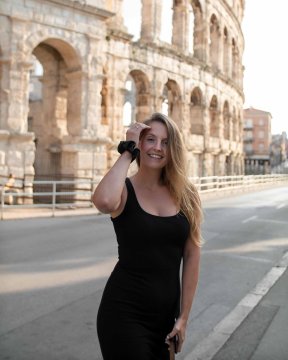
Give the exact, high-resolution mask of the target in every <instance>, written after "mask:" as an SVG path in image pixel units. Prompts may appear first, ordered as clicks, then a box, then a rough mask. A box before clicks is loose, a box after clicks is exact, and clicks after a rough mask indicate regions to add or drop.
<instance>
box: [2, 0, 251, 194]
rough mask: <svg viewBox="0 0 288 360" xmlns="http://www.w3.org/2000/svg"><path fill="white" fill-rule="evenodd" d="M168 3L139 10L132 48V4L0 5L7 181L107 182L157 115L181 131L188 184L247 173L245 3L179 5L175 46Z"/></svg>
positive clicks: (152, 0) (60, 0) (146, 0)
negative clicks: (121, 148) (131, 141)
mask: <svg viewBox="0 0 288 360" xmlns="http://www.w3.org/2000/svg"><path fill="white" fill-rule="evenodd" d="M127 1H128V0H127ZM133 1H134V0H130V2H133ZM167 2H168V3H169V1H168V0H142V1H141V2H140V1H139V6H138V8H139V12H140V15H141V16H140V19H141V21H140V24H139V26H140V31H139V33H140V36H139V38H138V39H137V40H135V39H134V38H133V34H131V33H129V31H128V29H127V26H126V25H125V21H124V15H125V14H124V11H123V0H81V1H80V0H79V1H72V0H9V1H7V0H0V22H1V28H0V66H1V67H0V82H1V98H0V176H1V178H2V179H3V178H5V177H6V178H8V177H9V175H10V176H11V175H12V176H13V177H15V178H16V179H20V180H21V181H23V183H24V187H25V189H26V191H31V189H32V186H31V184H32V182H33V180H35V179H41V178H42V179H43V178H45V179H66V178H77V179H79V178H80V179H83V178H85V179H92V180H95V181H98V180H99V179H100V178H101V177H102V175H103V174H104V173H105V172H106V171H107V169H108V168H109V167H110V166H111V164H112V163H113V162H114V160H115V159H116V157H117V156H118V154H117V152H116V147H117V145H118V142H119V140H121V139H123V137H124V134H125V131H126V129H127V126H129V125H130V124H131V123H133V122H134V121H142V120H143V119H145V118H146V117H148V116H149V115H150V114H151V113H152V112H155V111H157V112H163V113H166V114H168V115H169V116H170V117H171V118H172V119H174V121H175V122H176V123H177V124H178V125H179V127H180V128H181V131H182V134H183V138H184V141H185V143H186V146H187V151H188V159H189V171H190V175H191V176H212V175H237V174H242V173H243V150H242V125H243V115H242V110H243V102H244V94H243V66H242V54H243V50H244V38H243V34H242V30H241V22H242V19H243V13H244V0H226V1H225V0H213V1H212V0H173V1H171V6H170V9H171V12H172V16H171V24H169V25H171V29H172V31H171V41H168V42H167V41H163V40H162V39H161V31H163V27H164V28H165V26H168V25H167V21H168V20H169V19H165V18H164V20H165V21H163V16H161V13H162V11H163V7H164V5H167ZM129 16H130V17H133V13H130V14H129ZM161 20H162V21H161Z"/></svg>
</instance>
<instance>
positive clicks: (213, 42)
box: [209, 14, 219, 69]
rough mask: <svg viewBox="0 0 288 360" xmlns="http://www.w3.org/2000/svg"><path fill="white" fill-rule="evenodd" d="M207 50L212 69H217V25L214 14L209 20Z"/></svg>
mask: <svg viewBox="0 0 288 360" xmlns="http://www.w3.org/2000/svg"><path fill="white" fill-rule="evenodd" d="M209 48H210V52H209V53H210V63H211V65H212V67H213V68H214V69H218V65H219V64H218V56H219V24H218V20H217V18H216V16H215V15H214V14H213V15H212V16H211V18H210V32H209Z"/></svg>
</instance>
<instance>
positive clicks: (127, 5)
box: [122, 0, 142, 41]
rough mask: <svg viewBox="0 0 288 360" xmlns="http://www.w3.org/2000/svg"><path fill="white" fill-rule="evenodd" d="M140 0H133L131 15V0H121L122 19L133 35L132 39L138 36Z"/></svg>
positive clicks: (136, 38)
mask: <svg viewBox="0 0 288 360" xmlns="http://www.w3.org/2000/svg"><path fill="white" fill-rule="evenodd" d="M141 7H142V3H141V0H133V10H132V11H133V16H131V0H123V8H122V9H123V20H124V25H125V26H126V27H127V29H128V32H129V33H130V34H132V35H133V41H137V40H139V38H140V32H141V21H142V17H141Z"/></svg>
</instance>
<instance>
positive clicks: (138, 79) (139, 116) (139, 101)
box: [130, 70, 151, 121]
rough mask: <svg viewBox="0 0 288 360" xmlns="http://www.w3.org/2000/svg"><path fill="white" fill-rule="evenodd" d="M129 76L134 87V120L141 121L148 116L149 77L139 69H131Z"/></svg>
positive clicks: (149, 104)
mask: <svg viewBox="0 0 288 360" xmlns="http://www.w3.org/2000/svg"><path fill="white" fill-rule="evenodd" d="M130 76H131V77H132V78H133V80H134V83H135V88H136V112H135V120H136V121H143V120H145V119H146V118H147V117H148V116H149V113H150V108H151V95H150V93H151V91H150V83H149V79H148V77H147V75H146V74H145V73H144V72H143V71H141V70H132V71H131V72H130Z"/></svg>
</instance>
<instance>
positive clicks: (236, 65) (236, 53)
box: [232, 38, 239, 84]
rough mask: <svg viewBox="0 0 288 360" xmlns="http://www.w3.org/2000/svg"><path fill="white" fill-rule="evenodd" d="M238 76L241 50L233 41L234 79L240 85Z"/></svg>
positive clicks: (233, 40)
mask: <svg viewBox="0 0 288 360" xmlns="http://www.w3.org/2000/svg"><path fill="white" fill-rule="evenodd" d="M238 74H239V49H238V47H237V44H236V41H235V39H234V38H233V39H232V79H233V80H234V81H235V83H236V84H237V83H238Z"/></svg>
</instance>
